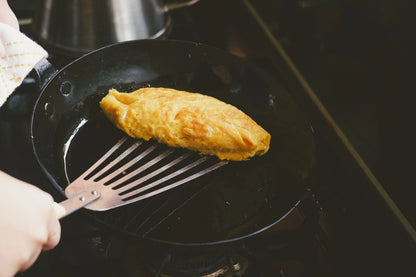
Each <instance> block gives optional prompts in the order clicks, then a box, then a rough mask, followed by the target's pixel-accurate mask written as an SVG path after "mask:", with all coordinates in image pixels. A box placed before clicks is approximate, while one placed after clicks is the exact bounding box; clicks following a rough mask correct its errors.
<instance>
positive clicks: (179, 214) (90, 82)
mask: <svg viewBox="0 0 416 277" xmlns="http://www.w3.org/2000/svg"><path fill="white" fill-rule="evenodd" d="M146 86H147V87H169V88H175V89H179V90H186V91H190V92H199V93H202V94H206V95H210V96H213V97H216V98H218V99H220V100H222V101H224V102H226V103H229V104H232V105H234V106H236V107H237V108H239V109H241V110H242V111H243V112H245V113H246V114H248V115H249V116H250V117H252V118H253V119H254V120H255V121H256V122H257V123H258V124H259V125H261V126H262V127H263V128H264V129H266V130H267V131H268V132H269V133H270V134H271V138H272V139H271V144H270V150H269V152H268V153H266V154H265V155H264V156H261V157H254V158H252V159H251V160H249V161H243V162H231V163H230V164H228V165H226V166H223V167H222V168H220V169H218V170H216V171H214V172H213V173H210V174H207V175H205V176H203V177H201V178H199V179H196V180H193V181H191V182H189V183H186V184H185V185H183V186H181V187H178V188H175V189H173V190H171V191H168V192H165V193H163V194H160V195H157V196H154V197H151V198H149V199H145V200H143V201H140V202H137V203H134V204H130V205H127V206H123V207H120V208H116V209H114V210H110V211H106V212H90V211H84V212H85V213H87V214H88V215H90V216H92V217H93V218H94V219H96V220H98V221H99V222H101V223H103V224H105V225H106V226H109V227H111V228H113V229H116V230H120V231H123V232H127V233H128V234H131V235H134V236H137V237H140V238H148V239H151V240H156V241H162V242H167V243H176V244H189V245H199V244H215V243H221V242H227V241H231V240H237V239H240V238H243V237H247V236H250V235H253V234H255V233H257V232H259V231H261V230H263V229H265V228H268V227H270V226H272V225H273V224H275V223H276V222H278V221H279V220H280V219H281V218H283V217H284V216H285V215H286V214H287V213H288V212H290V211H291V210H292V209H293V208H294V207H295V206H296V204H297V203H298V202H299V200H300V198H301V197H302V195H303V193H304V190H305V180H307V178H308V176H309V174H310V173H311V171H312V170H313V166H314V162H315V143H314V138H313V133H312V130H311V127H310V124H309V122H308V121H307V120H305V119H304V117H303V115H302V113H301V112H300V111H299V108H298V107H297V105H296V103H295V102H294V100H293V99H292V98H291V96H290V94H289V93H288V92H287V90H286V89H285V88H284V86H282V85H281V83H280V82H279V81H278V78H277V77H276V76H273V74H268V73H267V72H264V71H262V70H261V69H258V68H256V67H255V66H253V65H251V64H250V63H248V62H246V61H244V60H242V59H240V58H237V57H235V56H232V55H230V54H228V53H225V52H223V51H221V50H218V49H216V48H213V47H209V46H205V45H201V44H195V43H191V42H180V41H154V40H149V41H147V40H144V41H135V42H127V43H121V44H117V45H114V46H111V47H106V48H103V49H100V50H98V51H95V52H92V53H91V54H89V55H86V56H84V57H82V58H80V59H79V60H77V61H74V62H73V63H71V64H69V65H68V66H66V67H65V68H63V69H62V70H61V71H60V72H59V73H58V74H57V75H56V76H55V77H54V78H53V79H52V80H51V81H50V83H49V84H48V85H47V86H46V87H45V89H44V91H43V92H42V94H41V96H40V98H39V99H38V102H37V104H36V107H35V109H34V113H33V119H32V142H33V147H34V151H35V155H36V157H37V159H38V161H39V163H40V165H41V167H42V168H43V170H44V171H45V173H46V174H47V175H48V177H49V178H50V179H51V181H52V183H53V184H54V186H55V187H56V188H57V189H58V190H59V191H61V192H63V190H64V188H65V187H66V186H67V185H68V184H69V183H70V182H71V181H72V180H74V179H75V178H76V177H77V176H79V175H80V174H81V173H82V172H83V171H84V170H85V169H87V168H88V167H89V166H90V165H91V164H92V163H94V161H96V160H97V159H98V158H99V157H100V156H101V155H102V154H103V153H104V152H105V151H106V150H107V149H108V148H109V147H111V146H112V145H113V144H114V143H115V142H116V141H117V140H118V139H119V138H120V137H122V136H123V135H124V134H123V133H122V132H121V131H120V130H118V129H117V128H116V127H115V126H114V125H113V124H112V123H110V122H109V120H108V119H107V118H106V117H105V115H104V114H103V112H102V111H101V110H100V107H99V101H100V100H101V98H102V97H103V96H104V95H105V94H106V93H107V92H108V90H109V89H110V88H116V89H117V90H119V91H126V92H129V91H133V90H135V89H139V88H141V87H146ZM62 90H64V91H65V93H62Z"/></svg>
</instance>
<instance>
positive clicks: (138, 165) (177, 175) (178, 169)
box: [55, 137, 227, 218]
mask: <svg viewBox="0 0 416 277" xmlns="http://www.w3.org/2000/svg"><path fill="white" fill-rule="evenodd" d="M129 141H130V139H128V138H127V137H124V138H122V139H120V140H119V141H118V142H117V143H116V144H115V145H114V146H113V147H112V148H111V149H110V150H108V152H107V153H105V154H104V155H103V156H102V157H101V158H100V159H99V160H98V161H97V162H95V163H94V164H93V165H92V166H91V167H90V168H88V169H87V170H86V171H85V172H84V173H83V174H81V176H79V177H78V178H77V179H76V180H75V181H73V182H72V183H71V184H69V185H68V186H67V187H66V189H65V194H66V196H67V197H68V199H67V200H64V201H62V202H60V203H55V208H56V212H57V217H58V218H62V217H64V216H67V215H69V214H71V213H72V212H74V211H77V210H79V209H81V208H83V207H85V208H87V209H90V210H96V211H104V210H108V209H112V208H115V207H119V206H123V205H127V204H130V203H133V202H136V201H139V200H143V199H145V198H148V197H151V196H154V195H156V194H159V193H162V192H164V191H167V190H170V189H173V188H175V187H177V186H180V185H182V184H185V183H187V182H189V181H191V180H193V179H195V178H198V177H201V176H202V175H205V174H207V173H208V172H211V171H213V170H215V169H217V168H219V167H221V166H222V165H224V164H226V163H227V161H219V160H218V159H217V158H214V157H210V156H200V155H198V154H196V153H195V152H192V151H184V150H182V149H177V148H167V149H165V148H164V149H163V151H160V144H158V143H157V142H154V143H150V145H147V143H145V144H144V141H142V140H135V141H134V142H129ZM129 143H130V144H131V145H130V144H129ZM126 145H127V146H128V147H127V148H126ZM140 145H142V146H143V145H145V146H146V147H145V148H144V149H141V150H140V149H139V146H140ZM146 157H147V158H146ZM149 157H150V159H149Z"/></svg>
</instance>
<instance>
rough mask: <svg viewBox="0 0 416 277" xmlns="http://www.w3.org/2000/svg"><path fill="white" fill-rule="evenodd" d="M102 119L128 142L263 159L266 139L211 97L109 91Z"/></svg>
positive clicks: (242, 116)
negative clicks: (151, 141) (132, 139)
mask: <svg viewBox="0 0 416 277" xmlns="http://www.w3.org/2000/svg"><path fill="white" fill-rule="evenodd" d="M100 106H101V108H102V110H103V111H104V113H105V114H106V116H107V117H108V118H109V119H110V120H111V121H112V122H113V123H114V124H115V125H116V126H117V127H118V128H119V129H121V130H122V131H124V132H125V133H127V134H128V135H129V136H131V137H135V138H141V139H144V140H149V139H151V138H153V139H156V140H157V141H159V142H160V143H164V144H167V145H169V146H172V147H182V148H187V149H190V150H193V151H199V152H200V153H202V154H208V155H216V156H217V157H218V158H219V159H221V160H233V161H242V160H247V159H249V158H250V157H253V156H255V155H263V154H265V153H266V152H267V151H268V149H269V144H270V139H271V136H270V134H269V133H268V132H267V131H265V130H264V129H263V128H262V127H261V126H259V125H258V124H257V123H256V122H254V120H253V119H251V118H250V117H249V116H248V115H246V114H245V113H243V112H242V111H241V110H239V109H237V108H236V107H234V106H232V105H230V104H227V103H224V102H222V101H220V100H218V99H216V98H214V97H211V96H207V95H203V94H199V93H192V92H186V91H179V90H175V89H171V88H141V89H139V90H136V91H133V92H130V93H124V92H118V91H117V90H115V89H110V90H109V92H108V94H107V95H106V96H105V97H104V98H103V99H102V100H101V101H100Z"/></svg>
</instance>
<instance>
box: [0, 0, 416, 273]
mask: <svg viewBox="0 0 416 277" xmlns="http://www.w3.org/2000/svg"><path fill="white" fill-rule="evenodd" d="M22 2H25V1H22ZM247 3H248V4H249V3H250V2H249V1H237V0H236V1H225V2H224V1H220V0H210V1H204V0H201V1H200V2H199V3H198V4H196V5H194V6H192V7H189V8H186V9H182V10H177V11H174V12H172V20H173V23H174V25H173V28H172V30H171V33H170V34H169V38H173V39H179V40H191V41H197V42H201V43H205V44H209V45H213V46H216V47H219V48H222V49H224V50H226V51H228V52H230V53H232V54H234V55H238V56H241V57H244V58H247V59H249V60H250V61H251V62H253V63H254V64H256V65H257V66H260V67H262V68H264V69H266V70H269V71H270V72H273V73H274V74H276V78H278V79H280V80H282V84H283V85H284V86H285V87H286V88H287V89H288V91H290V92H291V93H292V94H293V97H294V98H295V99H296V100H297V101H299V105H300V106H301V107H303V108H304V111H305V115H306V116H308V119H310V121H311V122H312V125H313V127H314V131H315V134H316V139H317V140H316V141H317V149H318V154H317V155H318V161H319V162H318V166H317V169H316V171H315V172H314V176H313V177H312V178H311V181H310V184H309V186H308V188H307V190H306V197H305V199H304V201H302V203H301V205H299V207H298V208H297V209H295V210H294V211H293V212H292V213H291V214H290V215H289V216H288V217H287V218H286V219H285V220H284V221H282V222H280V223H279V224H277V225H276V226H274V228H271V229H269V230H267V231H265V232H263V233H262V234H261V235H260V236H256V237H254V238H251V239H248V240H246V241H241V242H239V243H238V244H237V245H233V247H232V248H231V250H229V249H227V251H226V252H227V253H226V254H225V255H219V254H218V253H217V252H215V253H216V254H217V255H219V257H217V256H216V255H214V256H212V255H210V256H209V258H207V259H203V260H202V261H201V260H200V259H199V256H198V255H197V254H196V255H195V256H196V257H197V258H194V259H187V261H186V262H185V261H181V263H180V265H182V264H188V265H189V264H191V266H192V267H199V268H203V267H208V269H207V270H205V271H203V273H202V274H199V275H198V274H193V275H190V276H204V275H207V276H243V277H244V276H246V277H247V276H267V277H268V276H352V275H354V276H396V275H398V274H404V273H406V274H407V275H409V274H410V275H411V272H415V269H414V268H413V265H412V263H413V260H414V259H413V257H415V253H416V252H414V242H413V241H412V240H411V238H409V235H408V233H407V232H406V231H405V230H404V229H403V227H402V225H401V222H400V220H398V219H397V218H396V216H395V215H394V214H392V212H391V210H390V209H389V207H388V206H386V204H385V203H384V201H383V199H381V198H380V197H379V196H378V194H377V192H376V191H374V189H373V184H372V182H371V180H369V178H368V175H367V174H366V172H363V170H362V167H361V166H360V165H359V164H357V160H356V159H355V158H354V157H352V156H351V153H350V152H349V151H348V149H347V148H346V147H345V143H344V142H343V141H342V140H340V139H339V137H338V136H337V135H336V134H335V133H334V125H333V124H334V122H328V118H325V117H324V116H322V112H321V110H320V107H318V106H317V105H316V102H314V101H312V100H311V98H310V94H308V93H306V92H305V89H304V87H303V86H302V84H301V82H300V81H299V80H298V79H297V78H296V74H293V70H292V69H291V68H290V66H288V65H287V60H285V58H283V57H282V55H281V53H280V52H279V51H276V45H274V44H273V43H272V42H271V41H270V38H269V37H267V35H265V29H264V28H263V27H262V26H261V24H259V18H257V17H256V16H258V15H256V14H255V10H254V14H253V10H252V9H251V6H250V5H247ZM23 5H24V7H26V8H25V9H22V11H24V12H22V14H24V17H25V18H27V17H29V18H30V13H28V12H27V7H28V5H27V3H24V4H23ZM29 6H30V5H29ZM17 8H18V7H17ZM18 15H19V13H18ZM213 19H215V20H213ZM25 22H28V24H27V25H22V31H23V32H25V33H27V34H28V35H29V36H30V20H29V21H25ZM260 22H261V21H260ZM50 58H51V60H52V61H53V63H54V65H56V66H57V67H58V68H59V67H61V66H64V65H65V64H67V63H68V62H70V61H71V60H72V59H73V58H72V57H62V56H60V55H58V54H55V53H50ZM37 91H38V88H37V86H36V82H35V79H33V78H31V77H29V78H27V79H26V80H25V81H24V84H23V85H22V86H21V87H19V88H18V89H17V90H16V91H15V92H14V93H13V94H12V96H11V97H10V98H9V100H8V101H7V102H6V104H5V105H4V106H3V107H2V108H1V109H0V133H1V134H2V135H1V137H0V153H2V155H1V158H0V169H1V170H3V171H5V172H7V173H9V174H11V175H13V176H16V177H18V178H20V179H23V180H25V181H27V182H30V183H33V184H35V185H37V186H39V187H40V188H42V189H44V190H46V191H48V192H49V193H51V194H52V195H53V196H56V197H60V195H57V192H56V191H55V190H54V189H53V188H52V186H51V184H50V182H49V181H48V179H47V178H46V176H44V174H43V173H42V171H41V169H40V167H39V166H38V164H37V163H36V160H35V157H34V155H33V153H32V148H31V142H30V117H31V112H32V107H33V105H34V102H35V100H36V97H37V95H38V92H37ZM335 125H336V124H335ZM5 134H7V136H6V135H5ZM61 224H62V240H61V242H60V244H59V245H58V246H57V247H56V248H55V249H54V250H51V251H48V252H44V253H42V254H41V256H40V258H39V259H38V261H37V262H36V264H35V265H34V266H33V267H32V268H30V269H29V270H28V271H27V272H25V273H21V274H19V276H74V275H76V276H87V275H88V276H90V275H92V276H172V277H176V276H181V273H177V272H176V274H175V273H172V274H170V275H169V273H165V271H166V270H168V271H169V270H171V271H172V270H173V269H171V268H169V262H170V261H172V260H177V259H178V255H177V254H176V253H175V251H173V250H172V251H173V252H169V251H168V252H167V253H163V254H160V252H159V253H158V252H157V251H156V252H155V253H153V254H154V255H157V256H158V259H156V261H157V262H153V264H152V262H150V263H149V262H148V261H147V259H146V258H148V257H151V256H152V253H151V252H147V251H149V248H146V247H143V248H141V245H142V244H138V245H139V246H137V244H131V243H130V241H129V240H125V239H123V238H120V237H118V236H114V234H111V233H108V232H107V231H104V230H102V229H101V228H100V227H99V226H96V225H94V224H91V222H89V218H88V217H85V216H84V215H83V214H82V213H77V214H74V215H71V216H70V217H68V218H65V219H64V220H62V221H61ZM133 245H134V246H133ZM183 256H187V255H186V254H184V255H183ZM180 257H181V255H179V258H180ZM201 259H202V258H201ZM190 260H191V261H190ZM211 260H214V262H212V261H211ZM153 261H154V260H153ZM208 261H210V262H208ZM217 262H218V263H220V264H221V265H220V266H217V265H215V266H213V268H210V266H212V264H216V263H217ZM206 264H208V265H206ZM209 274H211V275H209ZM182 276H184V275H182Z"/></svg>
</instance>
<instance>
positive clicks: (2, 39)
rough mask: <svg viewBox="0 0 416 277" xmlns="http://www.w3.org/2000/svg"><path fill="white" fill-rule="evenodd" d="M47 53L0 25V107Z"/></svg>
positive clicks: (15, 31) (9, 27) (19, 34)
mask: <svg viewBox="0 0 416 277" xmlns="http://www.w3.org/2000/svg"><path fill="white" fill-rule="evenodd" d="M47 56H48V53H47V52H46V51H45V50H44V49H43V48H42V47H41V46H40V45H38V44H37V43H36V42H34V41H33V40H31V39H30V38H28V37H27V36H26V35H25V34H23V33H21V32H19V31H18V30H16V29H14V28H13V27H11V26H9V25H7V24H4V23H0V107H1V106H2V105H3V103H4V102H5V101H6V100H7V98H8V97H9V96H10V94H12V92H13V91H14V90H15V89H16V88H17V87H18V86H20V84H21V83H22V81H23V79H24V78H25V77H26V76H27V75H28V74H29V72H30V71H31V70H32V69H33V67H34V66H35V65H36V64H37V63H38V62H39V61H40V60H41V59H42V58H44V57H47Z"/></svg>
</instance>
